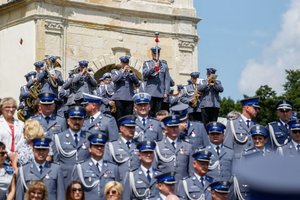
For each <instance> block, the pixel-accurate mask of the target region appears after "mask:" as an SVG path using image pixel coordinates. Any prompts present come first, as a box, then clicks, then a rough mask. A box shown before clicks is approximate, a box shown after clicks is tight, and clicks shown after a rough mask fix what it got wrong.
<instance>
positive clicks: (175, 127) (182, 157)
mask: <svg viewBox="0 0 300 200" xmlns="http://www.w3.org/2000/svg"><path fill="white" fill-rule="evenodd" d="M162 122H163V124H164V129H165V136H164V138H163V139H162V140H161V141H159V142H157V147H156V154H157V159H158V161H157V169H158V170H159V171H161V172H162V173H165V172H168V171H169V170H172V171H174V172H175V176H176V179H178V180H180V179H182V178H183V177H186V176H188V175H189V174H190V173H191V172H192V171H193V165H192V160H193V159H192V156H191V154H192V145H191V144H190V143H187V142H185V141H183V140H182V139H181V138H180V137H179V134H180V130H179V117H178V116H176V115H172V116H168V117H166V118H164V119H163V120H162Z"/></svg>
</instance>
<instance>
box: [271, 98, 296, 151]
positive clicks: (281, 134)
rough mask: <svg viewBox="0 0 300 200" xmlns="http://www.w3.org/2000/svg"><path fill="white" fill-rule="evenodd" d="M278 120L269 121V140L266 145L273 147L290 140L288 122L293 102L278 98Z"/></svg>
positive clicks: (282, 144) (280, 145)
mask: <svg viewBox="0 0 300 200" xmlns="http://www.w3.org/2000/svg"><path fill="white" fill-rule="evenodd" d="M276 108H277V112H276V113H277V116H278V118H279V119H278V120H276V121H274V122H271V123H269V126H268V129H269V131H270V140H269V141H268V145H269V146H270V147H272V148H274V149H276V148H278V147H282V146H284V145H285V144H287V143H288V142H289V141H290V137H289V136H290V131H289V126H288V122H289V121H290V117H291V115H292V109H293V104H292V102H290V101H288V100H280V101H279V102H278V103H277V104H276Z"/></svg>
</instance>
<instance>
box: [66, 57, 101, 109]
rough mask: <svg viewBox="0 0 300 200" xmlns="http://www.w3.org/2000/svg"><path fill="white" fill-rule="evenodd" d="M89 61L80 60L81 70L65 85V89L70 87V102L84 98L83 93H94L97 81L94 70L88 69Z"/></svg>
mask: <svg viewBox="0 0 300 200" xmlns="http://www.w3.org/2000/svg"><path fill="white" fill-rule="evenodd" d="M88 64H89V62H88V61H86V60H81V61H79V62H78V65H79V72H78V73H76V74H74V75H72V77H71V78H70V80H69V81H68V82H69V84H67V85H65V86H64V89H70V93H71V94H70V96H69V99H68V104H69V105H72V104H75V103H76V102H75V101H77V100H79V99H82V98H83V97H82V93H88V94H92V92H93V91H94V90H95V89H96V87H97V81H96V80H95V78H94V74H93V72H92V71H90V70H89V69H88Z"/></svg>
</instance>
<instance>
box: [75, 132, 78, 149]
mask: <svg viewBox="0 0 300 200" xmlns="http://www.w3.org/2000/svg"><path fill="white" fill-rule="evenodd" d="M74 138H75V144H76V146H77V145H78V135H77V133H75V134H74Z"/></svg>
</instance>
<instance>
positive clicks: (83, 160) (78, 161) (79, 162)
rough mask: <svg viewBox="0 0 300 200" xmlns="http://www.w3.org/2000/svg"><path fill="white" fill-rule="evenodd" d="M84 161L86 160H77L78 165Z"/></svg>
mask: <svg viewBox="0 0 300 200" xmlns="http://www.w3.org/2000/svg"><path fill="white" fill-rule="evenodd" d="M82 163H84V160H80V161H78V162H76V165H78V164H82Z"/></svg>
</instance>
